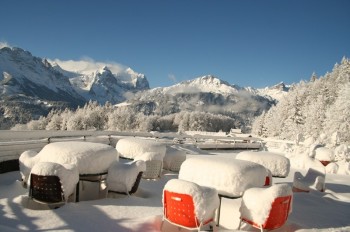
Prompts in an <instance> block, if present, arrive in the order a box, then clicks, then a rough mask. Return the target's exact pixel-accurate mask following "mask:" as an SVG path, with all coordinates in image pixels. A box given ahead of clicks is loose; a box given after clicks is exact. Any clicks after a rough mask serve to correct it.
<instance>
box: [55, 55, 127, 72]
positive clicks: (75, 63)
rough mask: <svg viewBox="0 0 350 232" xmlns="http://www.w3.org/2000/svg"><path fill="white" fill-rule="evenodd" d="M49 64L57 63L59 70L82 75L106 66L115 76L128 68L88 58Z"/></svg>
mask: <svg viewBox="0 0 350 232" xmlns="http://www.w3.org/2000/svg"><path fill="white" fill-rule="evenodd" d="M49 61H50V62H51V63H57V64H58V65H59V66H61V68H63V69H65V70H67V71H72V72H78V73H82V74H91V73H92V72H95V71H96V70H99V69H102V68H103V67H104V66H107V67H108V68H109V69H110V70H111V71H112V73H114V74H117V73H121V72H123V73H124V72H125V70H126V69H127V68H128V67H127V66H125V65H122V64H119V63H115V62H99V61H95V60H93V59H91V58H89V57H84V58H82V59H81V60H59V59H54V60H49Z"/></svg>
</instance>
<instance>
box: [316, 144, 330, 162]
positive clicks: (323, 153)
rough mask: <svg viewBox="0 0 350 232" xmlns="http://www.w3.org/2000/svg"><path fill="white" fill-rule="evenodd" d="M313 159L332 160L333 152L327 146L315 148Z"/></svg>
mask: <svg viewBox="0 0 350 232" xmlns="http://www.w3.org/2000/svg"><path fill="white" fill-rule="evenodd" d="M315 159H318V160H320V161H333V160H334V154H333V152H332V150H331V149H329V148H327V147H319V148H316V150H315Z"/></svg>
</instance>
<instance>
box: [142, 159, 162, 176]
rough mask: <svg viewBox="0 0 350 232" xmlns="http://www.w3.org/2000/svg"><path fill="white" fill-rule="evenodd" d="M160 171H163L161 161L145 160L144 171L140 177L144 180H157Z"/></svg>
mask: <svg viewBox="0 0 350 232" xmlns="http://www.w3.org/2000/svg"><path fill="white" fill-rule="evenodd" d="M162 169H163V161H161V160H147V161H146V171H144V172H143V175H142V177H143V178H145V179H157V178H159V177H160V176H161V173H162Z"/></svg>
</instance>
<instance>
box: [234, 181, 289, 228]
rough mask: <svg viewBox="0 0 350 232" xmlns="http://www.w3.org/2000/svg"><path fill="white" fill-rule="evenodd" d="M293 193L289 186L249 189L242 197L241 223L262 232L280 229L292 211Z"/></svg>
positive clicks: (277, 185)
mask: <svg viewBox="0 0 350 232" xmlns="http://www.w3.org/2000/svg"><path fill="white" fill-rule="evenodd" d="M292 198H293V192H292V189H291V187H290V186H289V185H288V184H275V185H272V186H271V187H268V188H250V189H247V190H246V191H245V192H244V194H243V197H242V202H241V207H240V209H239V211H240V213H241V217H240V219H241V221H240V223H239V228H238V229H240V228H241V225H242V222H246V223H249V224H250V225H252V226H253V227H256V228H259V229H260V230H261V231H264V229H266V230H272V229H277V228H280V227H281V226H283V225H284V224H285V222H286V221H287V219H288V216H289V214H290V213H291V211H292Z"/></svg>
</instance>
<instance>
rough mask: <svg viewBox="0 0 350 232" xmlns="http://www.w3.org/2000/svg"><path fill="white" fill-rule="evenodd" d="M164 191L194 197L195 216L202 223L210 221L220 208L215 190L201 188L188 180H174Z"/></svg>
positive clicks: (168, 183) (170, 181)
mask: <svg viewBox="0 0 350 232" xmlns="http://www.w3.org/2000/svg"><path fill="white" fill-rule="evenodd" d="M164 190H167V191H169V192H176V193H181V194H187V195H190V196H192V199H193V204H194V209H195V214H196V216H197V218H198V219H199V220H200V221H206V220H208V219H210V218H211V217H212V216H213V212H214V211H215V210H216V209H217V208H218V207H219V197H218V193H217V191H216V190H215V189H214V188H209V187H204V186H199V185H197V184H195V183H193V182H189V181H186V180H179V179H172V180H169V181H168V182H167V183H166V184H165V186H164ZM163 204H164V196H163Z"/></svg>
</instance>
